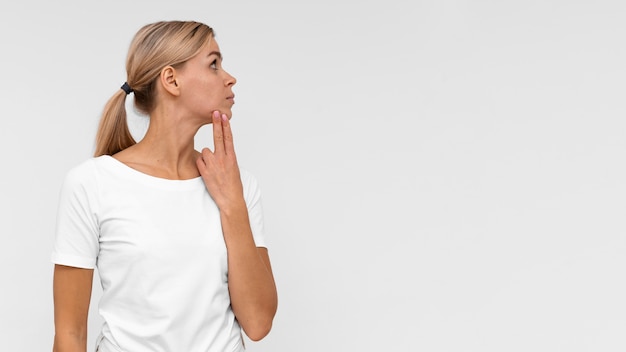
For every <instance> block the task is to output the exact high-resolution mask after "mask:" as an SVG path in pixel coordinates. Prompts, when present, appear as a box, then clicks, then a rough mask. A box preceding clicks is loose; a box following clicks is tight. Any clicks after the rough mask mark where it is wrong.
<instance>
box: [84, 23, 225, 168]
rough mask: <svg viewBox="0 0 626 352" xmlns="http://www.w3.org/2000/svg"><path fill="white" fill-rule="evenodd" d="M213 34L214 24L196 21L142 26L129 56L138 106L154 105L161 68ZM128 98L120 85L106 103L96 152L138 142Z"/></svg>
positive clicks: (129, 74)
mask: <svg viewBox="0 0 626 352" xmlns="http://www.w3.org/2000/svg"><path fill="white" fill-rule="evenodd" d="M213 35H214V34H213V29H212V28H211V27H209V26H207V25H205V24H203V23H199V22H194V21H161V22H156V23H151V24H148V25H146V26H144V27H142V28H141V29H140V30H139V31H138V32H137V34H135V37H134V38H133V41H132V42H131V44H130V48H129V50H128V57H127V58H126V75H127V78H126V82H127V83H128V85H129V86H130V88H132V91H133V93H134V94H135V108H136V109H137V110H138V111H139V112H141V113H143V114H146V115H149V114H150V113H151V112H152V110H153V109H154V107H155V98H156V83H157V81H158V78H159V75H160V73H161V70H162V69H163V68H164V67H166V66H168V65H169V66H174V67H176V66H177V65H182V64H184V63H185V62H186V61H187V60H189V59H191V58H192V57H194V56H195V55H196V54H197V53H198V52H199V51H200V50H201V49H202V47H204V45H206V44H207V43H208V42H209V41H210V40H211V38H212V37H213ZM125 102H126V92H125V91H124V90H122V89H119V90H118V91H117V92H116V93H115V94H113V96H112V97H111V99H109V101H108V102H107V104H106V105H105V107H104V111H103V112H102V117H101V118H100V125H99V126H98V132H97V134H96V150H95V156H101V155H113V154H115V153H117V152H119V151H122V150H124V149H126V148H128V147H130V146H132V145H133V144H135V143H136V142H135V139H134V138H133V136H132V135H131V133H130V130H129V129H128V123H127V122H126V107H125Z"/></svg>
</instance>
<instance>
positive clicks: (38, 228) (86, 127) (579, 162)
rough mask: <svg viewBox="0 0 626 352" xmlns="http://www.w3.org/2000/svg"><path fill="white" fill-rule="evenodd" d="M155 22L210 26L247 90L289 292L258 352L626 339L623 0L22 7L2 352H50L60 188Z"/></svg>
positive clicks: (7, 41)
mask: <svg viewBox="0 0 626 352" xmlns="http://www.w3.org/2000/svg"><path fill="white" fill-rule="evenodd" d="M164 19H166V20H167V19H193V20H198V21H202V22H205V23H207V24H209V25H210V26H212V27H214V28H215V30H216V32H217V40H218V43H219V44H220V46H221V49H222V52H223V53H224V56H225V61H224V66H225V68H226V69H227V70H229V71H230V72H231V73H232V74H233V75H234V76H236V77H237V78H238V80H239V81H238V83H237V85H236V86H235V93H236V95H237V105H236V106H235V108H234V119H233V128H234V132H235V142H236V147H237V151H238V156H239V160H240V163H241V165H242V167H245V168H246V169H248V170H250V171H251V172H253V173H254V174H255V175H256V176H257V178H258V179H259V182H260V184H261V187H262V190H263V194H264V207H265V213H266V229H267V233H268V235H269V238H270V255H271V258H272V260H273V265H274V272H275V276H276V280H277V283H278V289H279V300H280V304H279V305H280V306H279V311H278V314H277V316H276V319H275V324H274V328H273V330H272V332H271V333H270V335H269V336H268V337H267V338H265V339H264V340H263V341H261V342H258V343H252V342H250V341H248V349H249V350H250V351H258V352H261V351H289V352H291V351H298V352H308V351H311V352H313V351H314V352H318V351H429V352H430V351H433V352H435V351H463V352H466V351H479V352H485V351H494V352H496V351H497V352H500V351H550V352H553V351H568V352H572V351H602V352H608V351H624V350H626V333H625V332H626V300H625V299H624V297H626V283H625V268H626V256H625V255H624V254H625V251H626V236H625V230H626V226H625V225H626V224H625V221H624V211H625V210H626V203H625V202H626V201H625V199H626V185H625V183H624V180H625V177H626V167H624V165H625V156H626V138H625V137H626V136H625V132H626V122H625V120H624V116H625V113H626V106H625V102H626V65H625V64H626V41H625V38H626V3H624V2H623V1H605V0H604V1H603V0H594V1H591V0H587V1H573V0H547V1H546V0H542V1H532V0H531V1H497V0H492V1H461V0H446V1H442V0H429V1H408V0H407V1H401V0H386V1H331V0H317V1H306V2H296V1H286V0H283V1H228V2H227V1H223V2H216V1H176V2H167V1H144V2H139V1H135V2H131V1H105V2H104V1H103V2H92V1H43V0H40V1H28V0H22V1H12V2H9V1H4V2H3V3H2V5H0V44H1V46H2V49H1V53H2V54H1V57H0V64H1V66H0V70H1V72H0V99H1V102H0V106H1V108H2V110H1V120H0V150H1V151H2V176H1V185H0V187H1V188H0V192H1V197H0V216H1V221H0V236H2V242H1V243H2V245H1V246H0V260H1V265H0V280H1V282H2V288H1V290H0V324H1V325H0V341H1V345H2V347H1V349H2V350H3V351H28V352H31V351H47V350H51V346H52V338H53V333H54V327H53V315H52V314H53V306H52V290H51V285H52V269H53V266H52V264H51V263H50V260H49V255H50V251H51V246H52V238H53V231H54V225H55V216H56V203H57V198H58V192H59V189H60V185H61V182H62V180H63V177H64V175H65V173H66V172H67V171H68V170H69V168H71V167H72V166H74V165H76V164H78V163H80V162H82V161H83V160H85V159H86V158H89V157H90V156H91V154H92V152H93V140H94V135H95V129H96V126H97V122H98V119H99V114H100V112H101V109H102V107H103V106H104V103H105V102H106V100H107V99H108V98H109V97H110V96H111V95H112V94H113V93H114V92H115V91H116V89H118V87H119V86H120V85H121V84H122V83H123V82H124V80H125V77H126V76H125V71H124V62H125V57H126V52H127V49H128V45H129V43H130V40H131V38H132V36H133V35H134V33H135V32H136V31H137V30H138V29H139V28H140V27H141V26H143V25H144V24H147V23H149V22H153V21H157V20H164ZM130 124H131V125H132V126H133V131H135V132H136V133H141V130H142V128H143V129H145V126H146V121H145V119H144V118H142V117H139V116H133V117H131V121H130ZM137 131H138V132H137ZM210 133H211V132H210V129H204V128H203V129H201V131H200V134H199V135H198V139H197V143H198V146H204V145H208V146H212V142H211V139H210V138H211V137H210ZM99 295H100V291H99V285H98V284H96V287H95V291H94V297H93V299H94V300H93V301H92V309H91V315H90V319H89V322H90V324H91V325H90V328H89V333H90V335H89V351H91V350H92V348H93V340H94V338H95V336H96V335H97V332H98V330H99V327H100V326H99V325H100V324H101V320H100V317H99V316H98V314H97V309H96V308H97V307H96V303H97V299H98V298H99ZM174 352H183V351H174Z"/></svg>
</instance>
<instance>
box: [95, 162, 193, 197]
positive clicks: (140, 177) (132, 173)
mask: <svg viewBox="0 0 626 352" xmlns="http://www.w3.org/2000/svg"><path fill="white" fill-rule="evenodd" d="M96 159H100V160H102V161H104V162H105V163H106V164H107V165H109V166H110V167H111V169H113V170H115V171H116V172H117V173H119V174H120V175H121V176H123V177H125V178H130V179H134V180H136V181H138V182H141V183H143V184H149V185H153V186H158V187H166V188H177V189H180V188H194V187H197V186H198V185H204V182H203V181H202V176H198V177H194V178H190V179H185V180H172V179H167V178H162V177H157V176H152V175H149V174H146V173H144V172H141V171H139V170H136V169H133V168H132V167H130V166H128V165H126V164H124V163H123V162H121V161H119V160H117V159H115V158H114V157H112V156H110V155H102V156H100V157H97V158H96Z"/></svg>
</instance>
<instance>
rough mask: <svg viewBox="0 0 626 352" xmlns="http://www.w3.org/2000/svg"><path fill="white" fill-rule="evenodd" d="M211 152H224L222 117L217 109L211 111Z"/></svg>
mask: <svg viewBox="0 0 626 352" xmlns="http://www.w3.org/2000/svg"><path fill="white" fill-rule="evenodd" d="M213 145H214V146H215V148H213V149H214V151H213V153H214V154H217V153H224V133H223V131H222V117H221V116H220V112H219V111H217V110H216V111H213Z"/></svg>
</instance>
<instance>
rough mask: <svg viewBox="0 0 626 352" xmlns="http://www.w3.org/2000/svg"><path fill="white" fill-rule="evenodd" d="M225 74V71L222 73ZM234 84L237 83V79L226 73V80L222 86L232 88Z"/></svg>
mask: <svg viewBox="0 0 626 352" xmlns="http://www.w3.org/2000/svg"><path fill="white" fill-rule="evenodd" d="M224 72H226V71H224ZM235 83H237V79H236V78H235V77H233V76H232V75H231V74H230V73H228V72H226V80H224V84H225V85H226V86H227V87H232V86H234V85H235Z"/></svg>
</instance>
